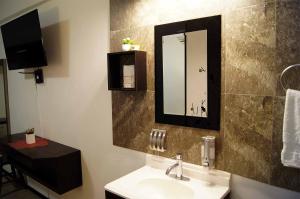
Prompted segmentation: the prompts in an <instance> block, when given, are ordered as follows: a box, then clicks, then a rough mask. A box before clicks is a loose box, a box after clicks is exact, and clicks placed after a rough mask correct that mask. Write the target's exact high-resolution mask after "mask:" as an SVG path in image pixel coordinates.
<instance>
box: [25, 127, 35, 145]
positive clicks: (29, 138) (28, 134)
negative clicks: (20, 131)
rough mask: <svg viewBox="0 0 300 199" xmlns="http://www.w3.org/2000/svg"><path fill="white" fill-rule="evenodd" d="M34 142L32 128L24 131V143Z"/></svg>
mask: <svg viewBox="0 0 300 199" xmlns="http://www.w3.org/2000/svg"><path fill="white" fill-rule="evenodd" d="M34 143H35V134H34V128H32V129H28V130H27V131H26V144H34Z"/></svg>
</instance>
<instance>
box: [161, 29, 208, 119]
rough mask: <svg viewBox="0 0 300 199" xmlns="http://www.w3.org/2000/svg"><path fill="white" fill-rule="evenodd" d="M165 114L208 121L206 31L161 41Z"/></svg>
mask: <svg viewBox="0 0 300 199" xmlns="http://www.w3.org/2000/svg"><path fill="white" fill-rule="evenodd" d="M162 51H163V52H162V53H163V92H164V95H163V103H164V113H165V114H172V115H184V116H193V117H207V111H208V110H207V101H208V100H207V30H200V31H193V32H185V33H180V34H172V35H165V36H163V37H162Z"/></svg>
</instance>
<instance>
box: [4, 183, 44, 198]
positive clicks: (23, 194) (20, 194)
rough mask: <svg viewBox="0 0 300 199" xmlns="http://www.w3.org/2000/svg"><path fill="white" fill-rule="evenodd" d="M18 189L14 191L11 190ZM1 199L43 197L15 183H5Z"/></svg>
mask: <svg viewBox="0 0 300 199" xmlns="http://www.w3.org/2000/svg"><path fill="white" fill-rule="evenodd" d="M14 190H17V191H15V192H13V193H10V192H11V191H14ZM9 193H10V194H9ZM0 198H1V199H43V198H42V197H40V196H38V195H37V194H35V193H34V192H32V191H31V190H29V189H23V188H22V187H20V186H18V185H16V184H15V183H6V184H3V187H2V193H1V196H0Z"/></svg>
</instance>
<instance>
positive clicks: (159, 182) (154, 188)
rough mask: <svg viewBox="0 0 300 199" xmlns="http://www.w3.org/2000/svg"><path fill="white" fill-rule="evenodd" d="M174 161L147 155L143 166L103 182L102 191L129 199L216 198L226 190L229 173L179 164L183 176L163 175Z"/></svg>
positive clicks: (225, 193) (226, 192)
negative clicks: (178, 178)
mask: <svg viewBox="0 0 300 199" xmlns="http://www.w3.org/2000/svg"><path fill="white" fill-rule="evenodd" d="M172 164H174V160H171V159H168V158H163V157H158V156H153V155H147V157H146V165H145V166H144V167H142V168H140V169H138V170H135V171H133V172H131V173H129V174H127V175H125V176H123V177H121V178H119V179H117V180H115V181H113V182H110V183H108V184H107V185H105V190H106V191H109V192H111V193H113V194H116V195H118V196H121V197H122V198H129V199H199V198H205V199H220V198H224V197H225V196H226V195H227V194H228V193H229V191H230V189H229V180H230V174H229V173H227V172H224V171H219V170H215V169H211V170H209V169H207V168H204V167H202V166H198V165H194V164H189V163H185V162H184V163H183V175H184V176H186V177H188V178H189V180H184V181H183V180H177V179H174V178H171V177H169V176H167V175H165V171H166V168H167V167H169V166H170V165H172Z"/></svg>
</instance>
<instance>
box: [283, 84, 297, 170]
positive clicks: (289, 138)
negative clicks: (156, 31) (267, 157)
mask: <svg viewBox="0 0 300 199" xmlns="http://www.w3.org/2000/svg"><path fill="white" fill-rule="evenodd" d="M282 141H283V149H282V151H281V162H282V164H283V165H284V166H288V167H296V168H300V91H295V90H290V89H288V90H287V92H286V99H285V109H284V117H283V134H282Z"/></svg>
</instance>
